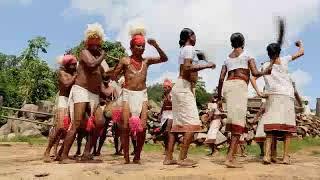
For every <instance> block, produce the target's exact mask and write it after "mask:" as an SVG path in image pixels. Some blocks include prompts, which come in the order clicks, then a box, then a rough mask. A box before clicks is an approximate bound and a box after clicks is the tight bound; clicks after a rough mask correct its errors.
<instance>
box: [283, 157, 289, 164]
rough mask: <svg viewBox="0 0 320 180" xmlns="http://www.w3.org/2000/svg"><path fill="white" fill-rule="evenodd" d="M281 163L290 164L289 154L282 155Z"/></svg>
mask: <svg viewBox="0 0 320 180" xmlns="http://www.w3.org/2000/svg"><path fill="white" fill-rule="evenodd" d="M282 164H287V165H289V164H291V160H290V157H289V156H286V157H284V158H283V161H282Z"/></svg>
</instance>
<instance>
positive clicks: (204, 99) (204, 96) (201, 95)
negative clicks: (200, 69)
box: [196, 77, 212, 108]
mask: <svg viewBox="0 0 320 180" xmlns="http://www.w3.org/2000/svg"><path fill="white" fill-rule="evenodd" d="M211 96H212V95H211V94H210V93H208V92H207V91H206V86H205V82H204V81H202V78H201V77H199V79H198V81H197V84H196V101H197V106H198V108H201V107H202V106H203V105H205V104H207V103H208V102H209V101H210V99H211Z"/></svg>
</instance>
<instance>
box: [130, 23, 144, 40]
mask: <svg viewBox="0 0 320 180" xmlns="http://www.w3.org/2000/svg"><path fill="white" fill-rule="evenodd" d="M138 34H139V35H143V36H145V35H146V29H145V27H144V25H143V24H138V25H135V26H130V31H129V35H130V36H131V37H133V36H134V35H138Z"/></svg>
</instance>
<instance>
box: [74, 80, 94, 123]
mask: <svg viewBox="0 0 320 180" xmlns="http://www.w3.org/2000/svg"><path fill="white" fill-rule="evenodd" d="M75 103H90V108H91V113H92V114H93V113H94V110H95V109H96V108H97V107H98V104H99V95H98V94H93V93H92V92H90V91H88V90H87V89H85V88H83V87H81V86H78V85H73V86H72V88H71V91H70V95H69V102H68V104H69V107H70V116H71V120H72V121H73V120H74V104H75Z"/></svg>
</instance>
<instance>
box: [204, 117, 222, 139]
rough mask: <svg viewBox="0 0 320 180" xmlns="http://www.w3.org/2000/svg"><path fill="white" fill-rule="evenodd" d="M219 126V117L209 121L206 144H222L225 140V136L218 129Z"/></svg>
mask: <svg viewBox="0 0 320 180" xmlns="http://www.w3.org/2000/svg"><path fill="white" fill-rule="evenodd" d="M220 127H221V121H220V119H215V120H212V121H211V123H210V128H209V131H208V134H207V138H206V141H205V142H204V143H206V144H216V145H219V144H222V143H224V142H225V141H227V138H226V137H225V136H224V135H223V134H222V133H221V132H220V131H219V129H220Z"/></svg>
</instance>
